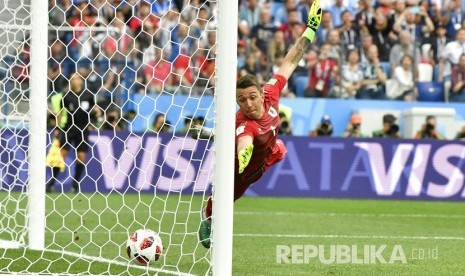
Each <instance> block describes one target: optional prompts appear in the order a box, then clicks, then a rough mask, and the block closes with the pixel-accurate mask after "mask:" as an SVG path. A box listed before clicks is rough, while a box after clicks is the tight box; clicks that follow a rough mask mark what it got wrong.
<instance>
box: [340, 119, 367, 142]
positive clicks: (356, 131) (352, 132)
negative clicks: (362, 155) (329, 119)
mask: <svg viewBox="0 0 465 276" xmlns="http://www.w3.org/2000/svg"><path fill="white" fill-rule="evenodd" d="M361 128H362V117H361V116H360V115H358V114H354V115H352V117H350V122H349V125H348V126H347V128H346V131H345V132H344V135H343V137H344V138H349V137H353V138H366V137H367V136H366V135H364V134H362V131H361Z"/></svg>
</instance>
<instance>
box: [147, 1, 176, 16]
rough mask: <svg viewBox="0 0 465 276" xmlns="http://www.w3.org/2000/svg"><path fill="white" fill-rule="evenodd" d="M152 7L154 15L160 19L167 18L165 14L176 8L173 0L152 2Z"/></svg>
mask: <svg viewBox="0 0 465 276" xmlns="http://www.w3.org/2000/svg"><path fill="white" fill-rule="evenodd" d="M151 5H152V13H153V14H155V15H156V16H157V17H158V18H162V17H163V16H165V14H166V13H168V11H169V10H170V9H172V8H173V7H174V6H173V4H172V1H171V0H157V1H153V0H152V1H151Z"/></svg>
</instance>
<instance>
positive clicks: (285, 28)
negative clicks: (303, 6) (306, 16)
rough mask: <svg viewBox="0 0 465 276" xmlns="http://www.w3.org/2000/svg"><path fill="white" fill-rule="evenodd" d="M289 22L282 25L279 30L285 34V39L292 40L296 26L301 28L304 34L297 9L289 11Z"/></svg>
mask: <svg viewBox="0 0 465 276" xmlns="http://www.w3.org/2000/svg"><path fill="white" fill-rule="evenodd" d="M287 18H288V20H287V22H286V23H284V24H282V25H281V26H280V27H279V30H280V31H281V32H283V33H284V37H285V39H286V40H290V39H292V28H293V27H294V26H295V25H299V26H301V29H300V33H302V30H303V25H302V20H300V18H299V13H298V12H297V10H296V9H291V10H288V11H287Z"/></svg>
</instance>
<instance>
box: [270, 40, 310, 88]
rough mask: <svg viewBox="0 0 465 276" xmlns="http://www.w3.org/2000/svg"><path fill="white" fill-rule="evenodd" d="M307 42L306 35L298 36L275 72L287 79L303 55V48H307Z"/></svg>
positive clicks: (308, 42)
mask: <svg viewBox="0 0 465 276" xmlns="http://www.w3.org/2000/svg"><path fill="white" fill-rule="evenodd" d="M308 44H310V41H309V40H308V39H307V38H306V37H300V38H299V40H297V43H296V44H294V46H292V48H291V49H290V50H289V52H288V53H287V55H286V57H285V58H284V61H283V64H282V65H281V67H280V68H279V70H278V72H277V74H279V75H281V76H283V77H285V78H286V80H287V79H289V78H290V77H291V75H292V73H293V72H294V70H295V68H297V64H298V63H299V61H300V60H301V59H302V57H303V56H304V53H305V48H307V45H308Z"/></svg>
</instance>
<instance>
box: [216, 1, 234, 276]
mask: <svg viewBox="0 0 465 276" xmlns="http://www.w3.org/2000/svg"><path fill="white" fill-rule="evenodd" d="M218 4H219V5H218V29H217V30H218V31H217V32H218V33H217V45H218V57H217V60H216V62H217V68H216V71H217V75H218V76H217V77H218V84H217V87H216V89H217V91H216V93H215V95H216V98H215V99H216V116H215V130H216V133H215V143H216V156H215V164H216V165H215V174H214V183H215V184H216V185H215V186H214V191H213V199H214V200H213V256H212V265H213V274H214V275H231V274H232V244H233V242H232V237H233V210H234V208H233V198H234V153H235V149H234V147H235V140H234V137H235V118H236V117H235V111H236V97H235V95H236V93H235V91H236V89H235V87H236V78H235V76H236V67H237V47H236V45H237V35H236V34H237V21H238V8H237V7H238V1H237V0H219V3H218Z"/></svg>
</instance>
